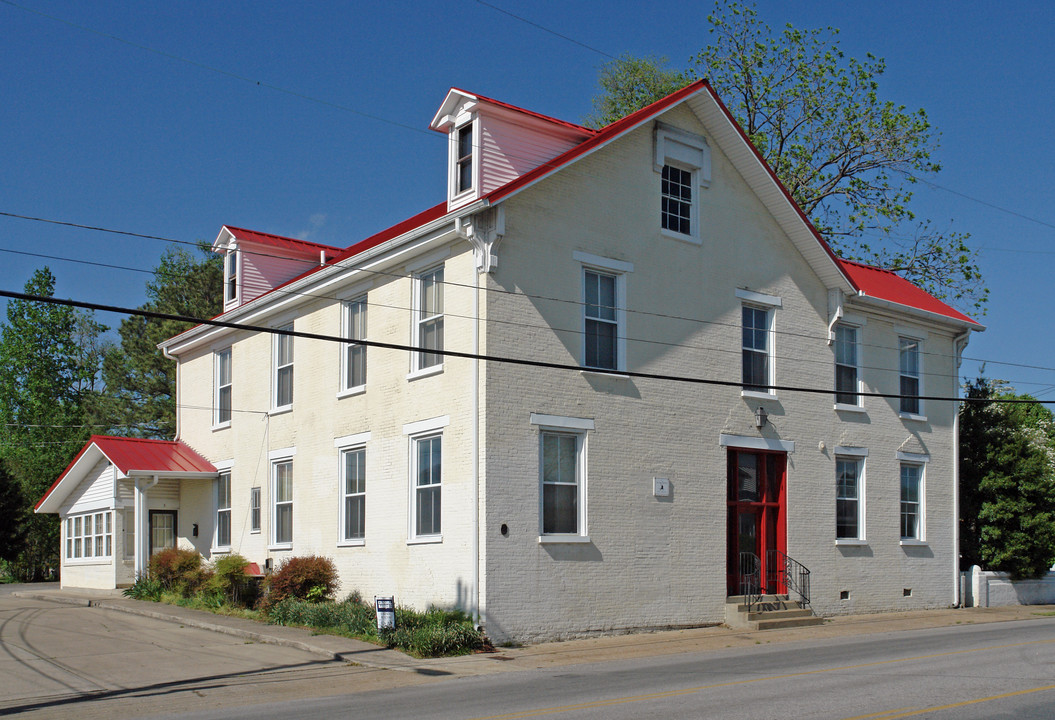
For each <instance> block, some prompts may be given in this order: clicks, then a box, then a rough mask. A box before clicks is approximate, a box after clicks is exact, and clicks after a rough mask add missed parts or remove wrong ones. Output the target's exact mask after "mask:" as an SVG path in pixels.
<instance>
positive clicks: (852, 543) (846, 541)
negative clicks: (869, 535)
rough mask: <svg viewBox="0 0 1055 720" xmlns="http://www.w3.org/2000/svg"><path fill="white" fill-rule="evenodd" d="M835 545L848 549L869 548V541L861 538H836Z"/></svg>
mask: <svg viewBox="0 0 1055 720" xmlns="http://www.w3.org/2000/svg"><path fill="white" fill-rule="evenodd" d="M835 544H836V545H840V546H846V547H867V546H868V541H867V540H863V539H861V538H836V540H835Z"/></svg>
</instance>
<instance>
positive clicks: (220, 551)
mask: <svg viewBox="0 0 1055 720" xmlns="http://www.w3.org/2000/svg"><path fill="white" fill-rule="evenodd" d="M230 552H231V547H230V546H229V545H228V546H226V547H214V548H209V554H211V555H227V554H229V553H230Z"/></svg>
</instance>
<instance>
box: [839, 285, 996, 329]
mask: <svg viewBox="0 0 1055 720" xmlns="http://www.w3.org/2000/svg"><path fill="white" fill-rule="evenodd" d="M852 301H855V302H861V303H864V304H866V305H874V306H875V307H879V308H884V309H886V310H890V311H892V312H896V313H899V314H902V315H904V314H908V315H912V316H913V317H916V318H919V319H921V320H927V321H929V322H931V323H938V324H941V325H946V326H949V327H952V328H956V329H960V330H973V331H974V332H985V325H982V324H981V323H979V322H976V321H974V320H961V319H960V318H955V317H951V316H949V315H943V314H942V313H936V312H932V311H930V310H924V309H922V308H918V307H915V306H912V305H905V304H904V303H899V302H894V301H893V300H887V299H885V298H880V297H875V296H874V295H866V294H865V293H863V292H860V293H857V294H856V295H854V296H852Z"/></svg>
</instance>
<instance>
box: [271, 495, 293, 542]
mask: <svg viewBox="0 0 1055 720" xmlns="http://www.w3.org/2000/svg"><path fill="white" fill-rule="evenodd" d="M275 542H278V543H291V542H293V505H292V504H284V505H278V506H276V507H275Z"/></svg>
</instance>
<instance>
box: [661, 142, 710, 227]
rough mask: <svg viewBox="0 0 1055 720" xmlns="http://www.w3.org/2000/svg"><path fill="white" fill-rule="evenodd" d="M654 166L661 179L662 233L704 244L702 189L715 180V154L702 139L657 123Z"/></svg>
mask: <svg viewBox="0 0 1055 720" xmlns="http://www.w3.org/2000/svg"><path fill="white" fill-rule="evenodd" d="M653 153H654V156H653V165H654V168H655V171H656V172H657V173H659V176H660V207H659V220H660V229H661V232H662V233H663V234H664V235H666V236H668V237H673V238H677V239H678V240H684V241H687V242H691V243H699V242H700V217H699V216H700V198H699V190H700V188H706V187H707V186H708V185H709V184H710V180H711V154H710V148H709V147H708V145H707V141H706V140H705V139H704V138H703V136H702V135H696V134H695V133H691V132H688V131H686V130H682V129H681V128H677V127H674V126H672V125H666V124H664V123H656V126H655V131H654V147H653Z"/></svg>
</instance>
